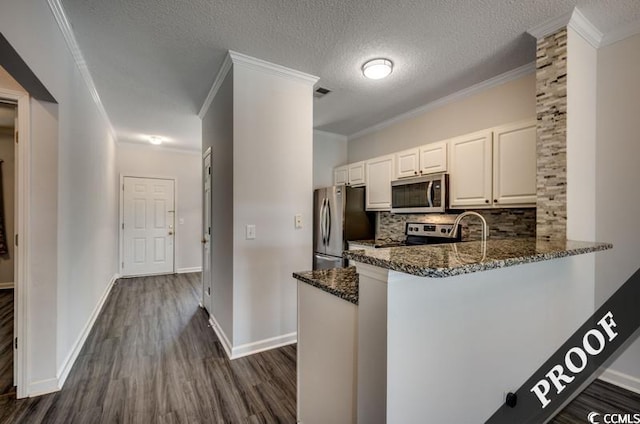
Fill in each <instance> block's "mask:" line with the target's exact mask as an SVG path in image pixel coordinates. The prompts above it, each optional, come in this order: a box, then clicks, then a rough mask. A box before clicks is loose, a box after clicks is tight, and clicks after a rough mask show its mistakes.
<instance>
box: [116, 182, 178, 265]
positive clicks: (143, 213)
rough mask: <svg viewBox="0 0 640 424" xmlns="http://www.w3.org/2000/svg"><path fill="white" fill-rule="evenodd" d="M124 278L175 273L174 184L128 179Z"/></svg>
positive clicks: (123, 258)
mask: <svg viewBox="0 0 640 424" xmlns="http://www.w3.org/2000/svg"><path fill="white" fill-rule="evenodd" d="M123 183H124V184H123V190H124V195H123V211H122V212H123V213H122V218H123V222H122V225H123V226H122V234H123V246H122V247H123V255H122V275H123V276H133V275H150V274H169V273H173V272H174V269H173V249H174V235H175V234H174V233H175V225H174V215H175V209H174V196H175V195H174V180H165V179H159V178H138V177H124V181H123Z"/></svg>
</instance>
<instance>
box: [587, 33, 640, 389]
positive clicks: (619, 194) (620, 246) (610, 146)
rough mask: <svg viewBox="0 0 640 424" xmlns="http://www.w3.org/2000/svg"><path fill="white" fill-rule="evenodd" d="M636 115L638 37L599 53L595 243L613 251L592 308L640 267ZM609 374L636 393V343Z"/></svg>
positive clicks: (639, 102)
mask: <svg viewBox="0 0 640 424" xmlns="http://www.w3.org/2000/svg"><path fill="white" fill-rule="evenodd" d="M638 111H640V35H636V36H633V37H630V38H627V39H625V40H622V41H619V42H617V43H615V44H612V45H610V46H607V47H603V48H601V49H600V50H599V51H598V118H597V123H596V124H597V143H596V169H595V173H596V238H597V239H598V240H602V241H608V242H612V243H613V250H612V251H611V252H609V253H605V254H599V255H596V306H599V305H601V304H602V303H603V302H604V301H605V300H606V299H607V298H608V297H609V296H610V295H611V294H613V293H614V291H615V290H616V289H617V288H618V287H619V286H620V285H621V284H622V283H624V282H625V281H626V280H627V278H629V277H630V276H631V275H632V274H633V273H634V272H635V271H636V270H637V269H638V268H639V267H640V260H639V255H638V252H640V226H639V225H638V217H640V190H639V189H638V182H640V166H638V158H640V143H639V142H638V134H640V120H639V119H638ZM609 371H610V372H607V373H605V377H606V378H610V379H613V381H615V382H616V383H617V384H622V385H626V386H628V387H630V388H633V389H635V390H636V391H638V392H640V340H637V341H636V342H635V343H634V344H633V345H631V346H630V347H629V348H628V349H627V350H626V352H625V353H624V354H623V355H622V356H621V357H620V358H619V359H618V360H617V361H616V362H615V363H614V364H613V365H612V366H611V367H610V368H609ZM611 371H613V373H612V372H611Z"/></svg>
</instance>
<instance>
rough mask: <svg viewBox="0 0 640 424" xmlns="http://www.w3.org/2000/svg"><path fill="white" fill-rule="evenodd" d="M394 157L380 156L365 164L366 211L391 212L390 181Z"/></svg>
mask: <svg viewBox="0 0 640 424" xmlns="http://www.w3.org/2000/svg"><path fill="white" fill-rule="evenodd" d="M393 160H394V155H387V156H382V157H379V158H375V159H371V160H368V161H367V162H366V165H367V166H366V172H367V192H366V193H367V194H366V198H367V207H366V209H367V210H371V211H388V210H391V179H392V178H393Z"/></svg>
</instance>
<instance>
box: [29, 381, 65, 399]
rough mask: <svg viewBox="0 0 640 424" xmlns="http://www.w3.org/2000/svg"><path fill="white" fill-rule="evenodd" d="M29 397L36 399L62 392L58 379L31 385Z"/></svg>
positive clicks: (35, 382) (36, 382)
mask: <svg viewBox="0 0 640 424" xmlns="http://www.w3.org/2000/svg"><path fill="white" fill-rule="evenodd" d="M28 390H29V395H28V396H29V397H36V396H42V395H47V394H49V393H54V392H57V391H58V390H60V388H59V387H58V379H57V378H48V379H46V380H40V381H34V382H33V383H29V389H28Z"/></svg>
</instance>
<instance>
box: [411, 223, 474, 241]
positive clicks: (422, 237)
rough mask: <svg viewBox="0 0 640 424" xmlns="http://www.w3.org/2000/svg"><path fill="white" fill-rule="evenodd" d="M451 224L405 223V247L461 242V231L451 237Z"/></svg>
mask: <svg viewBox="0 0 640 424" xmlns="http://www.w3.org/2000/svg"><path fill="white" fill-rule="evenodd" d="M453 228H454V226H453V224H434V223H429V222H407V226H406V228H405V234H406V236H407V238H406V240H405V245H406V246H415V245H422V244H442V243H456V242H459V241H460V240H461V236H462V231H457V232H456V234H455V236H454V237H451V232H452V231H453Z"/></svg>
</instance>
